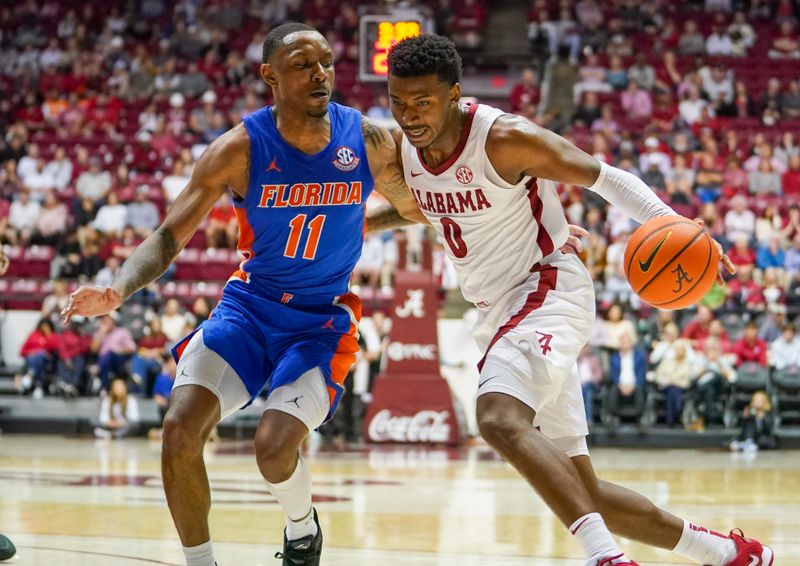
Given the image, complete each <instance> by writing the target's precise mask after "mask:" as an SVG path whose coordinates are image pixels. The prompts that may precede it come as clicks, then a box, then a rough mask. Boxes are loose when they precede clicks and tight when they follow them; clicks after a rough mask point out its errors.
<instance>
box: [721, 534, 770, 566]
mask: <svg viewBox="0 0 800 566" xmlns="http://www.w3.org/2000/svg"><path fill="white" fill-rule="evenodd" d="M728 536H729V537H731V539H732V540H733V543H734V544H735V545H736V558H734V559H733V560H732V561H731V562H728V563H727V564H726V565H725V566H772V561H773V559H774V558H775V554H774V553H773V552H772V549H771V548H770V547H768V546H764V545H763V544H761V543H760V542H758V541H757V540H756V539H754V538H745V536H744V533H743V532H742V531H741V529H733V530H732V531H731V532H730V533H729V534H728Z"/></svg>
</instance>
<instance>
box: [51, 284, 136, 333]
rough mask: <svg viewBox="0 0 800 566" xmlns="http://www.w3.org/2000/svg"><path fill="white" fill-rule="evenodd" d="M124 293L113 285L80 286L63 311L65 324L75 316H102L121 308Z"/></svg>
mask: <svg viewBox="0 0 800 566" xmlns="http://www.w3.org/2000/svg"><path fill="white" fill-rule="evenodd" d="M121 304H122V295H120V294H119V293H118V292H117V291H115V290H114V289H112V288H111V287H86V286H84V287H79V288H78V289H77V290H76V291H75V292H74V293H72V294H71V295H70V296H69V298H68V299H67V304H66V305H64V308H63V309H62V311H61V320H63V321H64V324H66V323H68V322H69V321H70V319H71V318H72V317H73V316H75V315H78V316H86V317H91V316H101V315H104V314H108V313H110V312H111V311H113V310H115V309H117V308H119V306H120V305H121Z"/></svg>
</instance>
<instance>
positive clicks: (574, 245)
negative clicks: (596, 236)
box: [559, 224, 589, 254]
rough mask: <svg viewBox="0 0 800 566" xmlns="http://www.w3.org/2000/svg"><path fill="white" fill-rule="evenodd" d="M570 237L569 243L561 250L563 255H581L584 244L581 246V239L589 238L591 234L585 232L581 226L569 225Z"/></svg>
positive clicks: (568, 238)
mask: <svg viewBox="0 0 800 566" xmlns="http://www.w3.org/2000/svg"><path fill="white" fill-rule="evenodd" d="M568 226H569V236H567V242H566V243H565V244H564V245H563V246H561V248H559V249H560V250H561V252H562V253H565V254H568V253H575V254H579V253H581V252H582V251H583V244H581V238H588V237H589V232H588V231H586V230H584V229H583V228H582V227H580V226H576V225H575V224H569V225H568Z"/></svg>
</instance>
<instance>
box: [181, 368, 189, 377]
mask: <svg viewBox="0 0 800 566" xmlns="http://www.w3.org/2000/svg"><path fill="white" fill-rule="evenodd" d="M180 377H189V375H188V374H187V373H186V368H181V375H180Z"/></svg>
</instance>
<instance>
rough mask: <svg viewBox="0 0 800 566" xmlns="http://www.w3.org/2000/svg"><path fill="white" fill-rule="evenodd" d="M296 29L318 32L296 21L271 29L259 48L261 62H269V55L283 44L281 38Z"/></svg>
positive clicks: (296, 30)
mask: <svg viewBox="0 0 800 566" xmlns="http://www.w3.org/2000/svg"><path fill="white" fill-rule="evenodd" d="M298 31H314V32H317V33H319V30H317V29H315V28H313V27H311V26H309V25H306V24H301V23H297V22H287V23H285V24H281V25H279V26H278V27H276V28H274V29H273V30H271V31H270V32H269V33H268V34H267V37H265V38H264V45H263V47H262V48H261V62H262V63H269V60H270V57H272V55H273V54H274V53H275V52H276V51H277V50H278V49H279V48H280V47H281V46H282V45H283V40H284V39H285V38H286V36H287V35H290V34H293V33H295V32H298Z"/></svg>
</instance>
